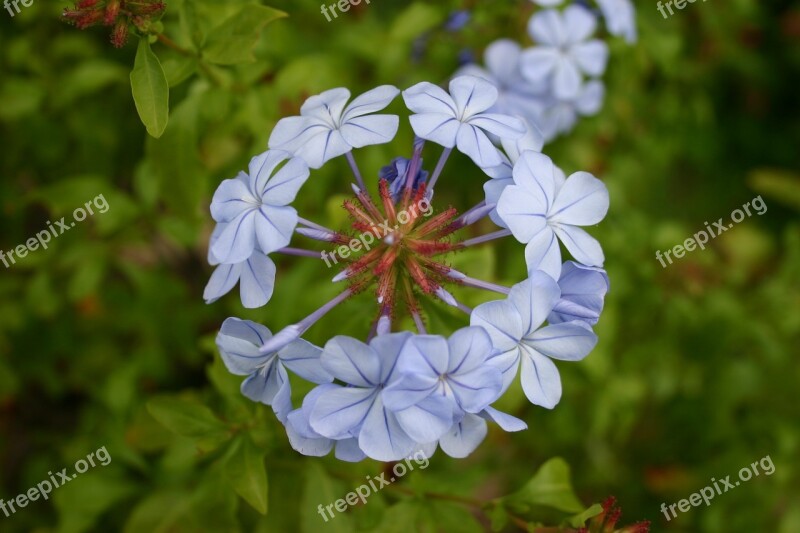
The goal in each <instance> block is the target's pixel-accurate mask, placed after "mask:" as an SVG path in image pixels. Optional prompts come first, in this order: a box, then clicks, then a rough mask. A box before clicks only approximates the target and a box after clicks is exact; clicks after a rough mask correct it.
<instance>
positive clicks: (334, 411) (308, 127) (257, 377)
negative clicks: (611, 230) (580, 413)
mask: <svg viewBox="0 0 800 533" xmlns="http://www.w3.org/2000/svg"><path fill="white" fill-rule="evenodd" d="M399 93H400V91H399V90H397V89H394V88H393V87H388V86H384V87H379V88H378V89H376V90H373V91H369V92H367V93H365V94H364V95H362V96H361V97H358V98H356V99H355V100H354V101H353V102H352V103H351V104H350V105H349V106H346V105H345V104H346V101H347V99H348V97H349V91H347V90H345V89H334V90H331V91H327V92H325V93H323V94H322V95H319V96H315V97H312V98H310V99H309V100H308V101H306V103H305V104H304V105H303V107H302V111H301V117H293V118H292V119H290V120H289V119H287V120H283V121H280V122H279V123H278V125H277V126H276V128H275V131H273V132H272V136H271V139H272V140H275V142H276V143H277V144H275V145H272V149H271V150H269V151H267V152H265V153H264V154H262V155H260V156H257V157H255V158H253V160H252V161H251V163H250V168H249V173H248V174H245V173H241V174H240V175H239V176H237V177H236V178H234V179H232V180H226V181H224V182H223V183H222V184H221V185H220V187H219V189H218V190H217V193H216V194H215V195H214V200H213V202H212V208H211V211H212V216H213V218H214V220H215V221H216V222H217V227H216V229H215V231H214V233H213V234H212V237H211V245H210V251H209V262H211V263H212V264H215V265H217V269H216V270H215V271H214V274H213V275H212V277H211V281H210V282H209V286H208V287H207V289H206V295H205V296H206V299H207V300H208V301H213V300H216V299H217V298H220V297H221V296H222V295H223V294H225V293H226V292H227V291H229V290H230V289H231V288H232V287H233V286H234V285H235V284H236V281H237V280H238V281H239V283H240V285H241V287H240V291H241V297H242V301H243V302H244V303H245V305H248V306H260V305H264V304H265V303H266V302H267V301H268V300H269V299H270V297H271V296H272V289H273V286H274V284H275V282H276V280H275V277H276V270H277V268H276V264H275V262H274V261H273V259H277V258H278V257H287V256H294V257H304V258H307V260H315V261H316V262H317V263H318V264H319V265H320V268H321V272H325V270H324V269H322V266H321V265H323V264H326V265H327V266H328V267H330V266H332V265H331V261H330V260H331V258H334V259H335V260H334V261H333V263H334V264H335V265H339V266H340V268H341V270H340V271H339V272H338V273H337V274H336V275H335V276H334V277H333V279H332V282H333V283H341V284H342V285H344V286H343V288H342V290H341V292H340V293H339V294H338V295H337V296H335V297H334V298H333V299H331V300H330V301H328V302H327V303H323V304H322V305H321V307H319V309H317V310H316V311H314V312H313V313H311V314H310V315H308V316H307V317H306V318H304V319H302V320H301V321H299V322H297V323H295V324H291V325H289V326H286V327H284V328H283V329H282V330H280V331H278V332H277V333H276V334H275V335H272V334H271V333H270V331H269V330H268V329H267V328H266V327H265V326H261V325H258V324H255V323H253V322H250V321H244V320H240V319H236V318H229V319H228V320H226V321H225V323H224V324H223V326H222V330H221V331H220V334H219V336H218V339H217V343H218V346H219V350H220V353H221V354H222V357H223V360H224V362H225V364H226V365H227V368H228V369H229V370H230V371H231V372H232V373H234V374H237V375H242V376H247V378H246V379H245V380H244V382H243V384H242V393H243V394H244V395H245V396H247V397H248V398H250V399H252V400H254V401H257V402H261V403H264V404H267V405H271V406H272V408H273V410H274V411H275V413H276V415H277V418H278V420H280V421H281V422H282V423H283V424H284V426H285V428H286V433H287V436H288V439H289V442H290V444H291V445H292V447H293V448H294V449H295V450H297V451H299V452H300V453H303V454H306V455H311V456H323V455H326V454H328V453H330V452H331V451H332V450H335V455H336V457H337V458H339V459H341V460H343V461H360V460H362V459H364V458H367V457H369V458H373V459H376V460H380V461H393V460H398V459H401V458H403V457H406V456H408V455H410V454H411V453H414V452H418V453H423V454H424V455H426V456H430V455H432V454H433V453H435V451H436V449H438V448H441V449H442V451H443V452H444V453H446V454H448V455H450V456H452V457H466V456H467V455H469V454H470V453H472V452H473V451H474V450H475V449H476V448H477V447H478V445H479V444H480V443H481V441H482V440H483V439H484V438H485V436H486V434H487V431H488V425H487V422H493V423H495V424H497V425H498V426H499V427H500V428H501V429H503V430H505V431H521V430H523V429H525V428H526V427H527V426H526V424H525V422H524V421H522V420H520V419H518V418H515V417H513V416H511V415H509V414H506V413H502V412H500V411H498V410H497V409H495V408H493V407H492V404H493V403H494V402H495V401H496V400H497V399H498V398H499V397H500V396H501V395H502V394H503V393H504V392H505V391H506V390H507V389H508V387H509V386H510V383H511V382H512V380H513V377H514V375H516V372H517V368H518V367H520V368H521V375H522V379H521V381H522V387H523V389H524V391H525V393H526V394H527V395H528V398H529V399H530V400H531V402H532V403H534V404H536V405H542V406H545V407H548V408H552V407H553V406H555V404H556V403H557V402H558V400H559V398H560V396H561V385H560V380H559V377H558V371H557V370H556V369H555V365H554V364H553V362H552V361H551V359H556V360H566V361H577V360H580V359H582V358H584V357H586V355H587V354H588V353H589V352H590V351H591V349H592V348H593V347H594V345H595V343H596V342H597V337H596V336H595V334H594V333H593V332H592V326H593V325H594V324H596V322H597V320H598V318H599V315H600V313H601V311H602V308H603V300H604V297H605V294H606V292H607V291H608V278H607V276H606V274H605V272H604V271H603V270H602V268H600V264H602V261H601V260H600V261H598V260H597V258H596V257H594V256H591V254H589V255H590V256H591V257H588V256H587V255H586V254H581V253H577V254H576V253H575V252H574V251H573V248H572V247H571V246H572V243H568V244H566V246H567V250H569V251H571V252H573V255H574V256H575V259H576V260H577V261H578V262H567V263H565V264H564V265H563V266H562V265H561V262H560V261H561V260H560V258H561V255H560V251H559V250H558V245H557V242H556V248H555V251H553V250H552V246H550V247H548V248H547V249H546V250H545V252H546V253H545V252H542V251H541V250H538V249H536V250H538V251H536V253H534V254H533V256H536V257H539V256H542V257H544V259H541V260H540V261H539V263H538V264H540V265H541V267H542V269H544V271H541V270H538V269H537V268H532V267H531V265H532V263H531V261H529V272H528V273H527V274H526V275H524V276H522V279H521V280H520V283H518V284H517V285H515V286H514V287H511V288H508V287H504V286H501V285H497V284H494V283H491V282H489V281H484V280H479V279H476V278H473V277H470V276H469V275H468V273H465V272H460V271H457V270H454V269H453V268H451V267H450V266H448V263H447V262H446V261H447V256H448V254H451V253H454V252H457V251H459V250H463V249H466V248H469V247H473V246H478V245H482V244H484V243H489V242H492V241H494V240H495V239H500V238H505V237H509V236H511V235H512V234H513V235H514V236H515V237H517V239H518V240H521V241H522V242H526V243H528V242H529V241H530V242H533V241H535V240H536V239H534V237H536V236H538V235H539V234H545V233H546V232H547V231H550V232H551V233H557V234H559V235H574V234H575V231H576V226H577V225H586V224H594V223H596V222H599V218H602V216H599V215H600V212H601V211H602V215H604V214H605V210H606V209H607V207H608V197H607V193H605V196H604V193H603V191H604V190H605V188H604V187H603V186H602V183H600V182H599V180H596V179H595V178H593V177H591V176H589V175H588V174H585V173H577V174H575V175H573V176H571V177H570V178H564V177H563V176H560V177H559V176H557V173H556V170H555V166H554V165H552V162H550V163H549V166H548V163H547V162H548V161H549V159H547V158H546V156H543V155H542V154H540V153H538V150H540V149H541V148H542V144H543V143H542V139H541V135H539V134H538V130H536V129H535V127H532V126H531V125H530V124H529V123H526V122H525V121H523V120H521V119H518V118H514V117H510V116H508V115H505V114H502V113H494V112H489V110H490V109H492V107H493V106H494V105H495V104H496V102H497V98H498V91H497V89H496V88H495V87H494V86H493V85H491V84H490V83H488V82H487V81H486V80H485V79H482V78H479V77H474V76H463V77H459V78H456V79H455V80H453V81H452V82H451V83H450V92H449V93H448V92H446V91H444V90H443V89H441V88H439V87H437V86H434V85H432V84H429V83H422V84H418V85H415V86H414V87H412V88H410V89H407V90H406V91H404V92H403V100H404V101H405V103H406V105H407V107H408V108H409V109H410V110H411V111H412V112H413V113H412V114H411V115H410V118H409V122H410V126H411V128H412V129H413V130H414V131H415V132H416V133H417V135H418V137H417V139H416V140H415V142H414V145H413V150H412V154H411V157H410V158H405V157H402V156H399V157H396V158H394V159H393V160H392V161H391V162H390V163H389V164H388V165H386V166H385V167H383V168H381V169H374V171H375V173H376V174H377V175H378V183H377V187H375V189H377V196H375V195H374V193H372V194H371V193H370V192H369V190H368V188H367V187H366V184H365V183H364V180H363V175H362V173H361V171H360V170H359V168H358V165H357V163H356V160H355V157H354V156H353V154H352V149H353V148H354V147H358V146H366V145H367V144H377V143H379V142H387V141H389V140H391V137H392V136H393V135H394V134H395V132H396V130H397V128H398V127H399V117H396V116H390V115H376V116H375V117H377V120H375V121H372V120H368V119H371V118H373V117H371V116H367V115H368V114H369V113H371V112H375V111H380V110H381V109H383V108H385V107H386V106H388V105H389V104H390V103H391V100H392V98H393V96H392V95H395V96H396V95H398V94H399ZM323 117H328V118H330V121H328V120H327V119H323ZM360 119H364V120H360ZM354 121H355V122H354ZM357 127H365V128H368V129H369V130H370V132H368V133H364V134H363V135H364V136H363V137H358V135H361V134H360V133H359V134H355V133H353V132H354V131H355V130H352V129H351V128H357ZM376 132H377V133H376ZM357 137H358V138H357ZM334 139H336V140H334ZM277 140H280V142H278V141H277ZM430 143H435V144H438V145H440V146H442V149H441V153H440V155H439V159H438V162H437V164H436V166H435V168H434V169H433V171H432V172H430V173H429V172H428V171H426V170H425V169H424V168H423V158H422V155H423V151H424V150H425V149H426V148H428V147H430ZM495 143H496V144H495ZM455 147H457V148H458V150H459V151H461V152H463V153H464V154H466V155H467V156H469V157H470V158H471V159H472V160H473V162H475V163H476V164H477V165H478V166H477V167H476V173H477V174H479V175H482V174H483V172H482V171H485V172H488V173H490V174H493V175H495V176H496V178H493V179H492V180H490V181H492V182H498V183H499V182H502V185H503V190H501V191H500V192H498V193H497V195H496V196H497V198H496V200H497V202H489V201H484V202H481V203H479V204H478V205H476V206H473V207H471V208H470V209H467V210H466V211H465V212H464V213H463V214H459V212H458V210H457V209H455V208H454V207H449V206H448V207H445V208H440V209H439V210H438V211H437V210H436V209H435V207H434V205H433V197H434V187H435V186H436V184H437V182H438V179H439V178H440V177H442V176H443V175H444V169H445V166H446V162H447V161H448V159H449V157H450V156H451V154H452V151H453V148H455ZM292 154H294V155H292ZM336 155H345V156H346V159H347V161H348V163H349V165H350V167H351V170H352V172H353V175H354V177H355V180H356V181H357V182H358V185H355V184H352V185H351V187H352V190H353V191H354V198H352V199H350V200H346V201H345V202H344V203H343V208H344V209H345V210H346V211H347V213H348V214H349V215H350V218H351V219H352V228H351V230H352V231H351V232H349V234H348V231H335V230H332V229H328V228H326V227H324V226H322V225H320V224H317V223H314V222H311V221H310V220H307V219H305V218H302V217H300V216H299V215H298V214H297V212H296V211H295V210H294V208H293V207H291V205H290V204H291V203H292V202H293V200H294V198H295V196H296V195H297V193H298V190H299V189H300V188H301V187H302V186H303V185H304V184H305V183H306V180H307V178H308V176H309V170H308V168H309V166H311V167H314V165H316V164H317V163H324V162H325V161H328V160H329V159H331V158H332V157H336ZM531 158H534V159H531ZM378 170H379V172H378ZM548 171H549V174H547V172H548ZM465 178H468V177H465V176H458V180H455V181H454V182H452V183H453V184H454V186H456V187H464V186H468V183H469V180H468V179H465ZM589 178H591V179H589ZM548 180H549V181H548ZM598 184H599V185H598ZM537 187H538V188H539V189H541V190H538V191H537V190H536V188H537ZM517 189H519V191H517ZM509 191H512V192H509ZM514 191H516V193H517V194H519V195H520V197H524V198H525V199H526V201H528V202H529V203H530V205H528V204H526V203H524V202H515V201H514V200H513V198H511V197H512V196H514V195H515V194H514ZM488 197H489V196H488V193H487V198H488ZM603 199H604V201H605V204H604V205H603ZM487 216H491V217H492V219H493V220H496V221H497V223H498V225H500V226H501V228H507V229H500V230H499V231H493V232H490V233H488V234H485V235H482V236H477V237H472V238H468V239H466V240H463V239H461V237H460V236H461V235H462V234H463V233H466V232H467V231H469V229H470V228H471V227H472V226H473V224H475V223H476V222H478V221H480V220H483V219H484V218H485V217H487ZM598 217H599V218H598ZM527 226H531V227H533V228H535V231H532V230H531V229H530V228H527ZM565 228H566V229H565ZM461 230H465V231H464V232H462V231H461ZM581 231H582V230H581ZM565 232H566V233H565ZM293 233H294V234H297V235H300V236H302V237H303V238H306V239H309V238H310V239H313V240H316V241H319V242H321V243H323V245H328V246H330V245H335V246H338V248H336V249H335V250H333V251H332V252H331V251H327V250H323V251H313V250H309V249H302V248H296V247H295V248H290V247H288V244H290V240H291V238H292V234H293ZM355 236H358V237H359V238H358V239H356V238H355ZM521 237H522V238H521ZM562 238H564V237H562ZM587 238H589V239H591V237H588V234H587ZM540 240H541V239H540ZM535 247H536V245H535V244H534V245H532V244H528V249H532V248H535ZM581 251H582V249H581ZM521 254H522V249H520V255H521ZM537 254H538V255H537ZM556 254H558V255H556ZM528 255H529V256H531V254H530V253H529V254H528ZM268 256H269V257H268ZM337 256H338V258H337ZM587 257H588V259H587ZM530 258H531V257H528V259H530ZM555 259H558V261H559V263H558V268H552V267H551V262H552V261H553V260H555ZM339 261H341V263H339ZM598 263H600V264H598ZM526 278H527V279H526ZM447 286H462V287H466V288H472V289H477V290H487V291H491V292H494V293H499V294H502V295H504V296H505V297H507V299H506V300H501V301H496V302H489V303H486V304H483V305H481V306H479V307H477V308H476V309H475V310H472V309H470V308H469V307H467V306H466V305H464V304H463V303H461V302H459V301H458V300H456V298H455V297H454V296H453V295H452V294H451V293H450V291H449V290H448V289H447ZM251 293H252V294H251ZM355 299H360V300H363V302H364V303H365V305H374V306H375V314H374V320H373V322H372V325H371V327H369V325H368V324H367V325H365V327H364V332H363V333H364V336H363V337H362V338H353V337H349V336H344V335H335V336H333V338H331V339H329V340H328V341H327V342H326V343H325V344H324V347H322V348H320V347H317V346H314V345H313V344H311V343H309V342H307V341H306V340H304V339H303V338H302V336H303V335H304V334H305V333H306V331H307V330H309V328H311V327H312V326H314V324H316V323H317V322H318V321H320V320H321V319H323V317H324V316H325V315H327V314H328V313H330V312H332V311H333V310H334V309H336V308H337V306H338V305H339V304H341V303H342V302H344V301H345V300H355ZM423 301H429V302H427V303H426V307H427V306H428V305H436V304H437V303H438V304H442V305H445V306H448V307H451V308H454V309H457V310H459V311H460V312H462V313H463V315H464V319H463V323H464V326H466V327H464V328H462V329H459V330H457V331H455V332H453V333H451V334H449V335H443V334H437V333H434V332H428V330H427V326H426V313H425V311H424V307H423V305H422V302H423ZM283 303H284V302H280V303H279V304H283ZM453 312H458V311H453ZM546 321H549V324H548V325H546V324H545V322H546ZM404 323H409V324H413V325H414V328H415V329H416V332H413V333H412V332H411V331H405V330H404V327H403V324H404ZM442 333H447V332H442ZM290 374H295V375H296V376H297V377H299V378H302V379H305V380H307V381H310V382H312V383H315V384H316V385H317V386H316V387H314V388H313V389H312V390H311V391H310V392H309V393H308V394H307V395H306V396H305V397H304V398H303V399H302V401H301V402H298V403H293V401H292V400H293V399H292V397H291V388H290V384H289V383H290V379H291V378H290Z"/></svg>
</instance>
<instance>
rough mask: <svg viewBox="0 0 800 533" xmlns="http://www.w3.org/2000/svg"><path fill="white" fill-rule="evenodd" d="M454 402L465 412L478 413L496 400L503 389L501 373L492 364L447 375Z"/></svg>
mask: <svg viewBox="0 0 800 533" xmlns="http://www.w3.org/2000/svg"><path fill="white" fill-rule="evenodd" d="M447 384H448V385H449V386H450V388H451V390H452V391H453V394H454V395H455V399H456V404H457V405H458V406H459V407H461V409H463V410H464V411H466V412H467V413H479V412H480V411H482V410H483V409H484V408H486V407H487V406H488V405H489V404H491V403H492V402H494V401H495V400H497V398H498V397H499V396H500V393H501V390H502V389H503V375H502V373H501V372H500V370H499V369H498V368H497V367H495V366H492V365H486V366H483V367H480V368H475V369H473V370H470V371H468V372H459V373H458V374H450V375H448V376H447Z"/></svg>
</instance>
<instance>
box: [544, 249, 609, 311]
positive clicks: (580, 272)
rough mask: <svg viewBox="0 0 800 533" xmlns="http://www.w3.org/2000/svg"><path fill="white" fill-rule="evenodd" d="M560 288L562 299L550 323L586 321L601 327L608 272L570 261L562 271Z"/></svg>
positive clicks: (559, 282)
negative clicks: (599, 324)
mask: <svg viewBox="0 0 800 533" xmlns="http://www.w3.org/2000/svg"><path fill="white" fill-rule="evenodd" d="M558 286H559V287H560V288H561V298H560V299H559V300H558V302H557V303H556V305H555V307H553V312H552V313H550V316H548V317H547V321H548V322H549V323H551V324H560V323H562V322H570V321H572V320H582V321H584V322H586V323H587V324H589V325H590V326H594V325H595V324H597V321H598V319H599V318H600V313H602V312H603V304H604V301H605V296H606V293H607V292H608V289H609V282H608V274H606V271H605V270H603V269H602V268H596V267H589V266H586V265H581V264H578V263H575V262H574V261H567V262H566V263H564V265H563V266H562V267H561V277H560V278H558Z"/></svg>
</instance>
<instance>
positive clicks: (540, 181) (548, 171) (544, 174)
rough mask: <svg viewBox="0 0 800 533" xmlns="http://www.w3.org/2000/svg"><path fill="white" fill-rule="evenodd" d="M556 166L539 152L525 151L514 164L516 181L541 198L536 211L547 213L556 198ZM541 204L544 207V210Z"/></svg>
mask: <svg viewBox="0 0 800 533" xmlns="http://www.w3.org/2000/svg"><path fill="white" fill-rule="evenodd" d="M555 175H556V166H555V165H554V164H553V160H552V159H550V158H549V157H547V156H546V155H544V154H540V153H537V152H525V153H523V154H522V155H521V156H520V158H519V160H518V161H517V162H516V164H515V165H514V182H515V183H516V184H517V185H519V186H520V187H523V188H524V189H526V190H528V191H530V192H531V193H532V194H534V195H536V196H537V198H538V199H539V200H538V202H537V203H536V206H535V210H534V212H536V213H547V211H548V210H549V209H550V206H551V205H553V202H554V201H555V198H556V191H557V187H556V185H557V184H556V177H555ZM541 206H545V207H544V211H542V209H541Z"/></svg>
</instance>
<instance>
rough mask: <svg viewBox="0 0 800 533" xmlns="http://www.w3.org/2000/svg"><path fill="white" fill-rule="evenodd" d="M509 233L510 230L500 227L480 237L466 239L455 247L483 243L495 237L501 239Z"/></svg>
mask: <svg viewBox="0 0 800 533" xmlns="http://www.w3.org/2000/svg"><path fill="white" fill-rule="evenodd" d="M509 235H511V230H507V229H502V230H500V231H495V232H492V233H487V234H486V235H481V236H480V237H475V238H474V239H467V240H466V241H464V242H462V243H460V244H458V245H457V247H458V248H467V247H468V246H475V245H476V244H483V243H485V242H489V241H493V240H495V239H502V238H503V237H508V236H509Z"/></svg>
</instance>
